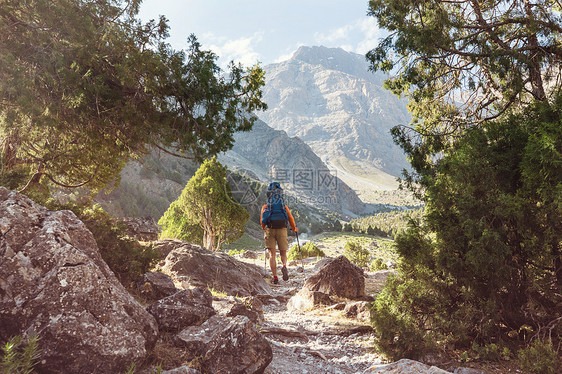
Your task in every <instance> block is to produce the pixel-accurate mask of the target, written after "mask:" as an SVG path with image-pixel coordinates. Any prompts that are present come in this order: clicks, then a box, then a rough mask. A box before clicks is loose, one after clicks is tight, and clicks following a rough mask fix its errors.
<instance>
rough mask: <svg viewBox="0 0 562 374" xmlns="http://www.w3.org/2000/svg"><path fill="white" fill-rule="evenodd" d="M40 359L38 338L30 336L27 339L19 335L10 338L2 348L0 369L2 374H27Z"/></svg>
mask: <svg viewBox="0 0 562 374" xmlns="http://www.w3.org/2000/svg"><path fill="white" fill-rule="evenodd" d="M40 357H41V350H40V349H39V337H37V335H31V336H29V337H28V338H27V339H24V338H22V337H21V336H20V335H18V336H14V337H13V338H11V339H10V340H9V341H8V342H7V343H6V344H5V345H4V346H3V347H2V362H1V364H0V365H1V366H0V367H1V368H2V372H3V373H10V374H29V373H32V372H33V367H34V366H35V365H36V364H37V362H38V361H39V358H40Z"/></svg>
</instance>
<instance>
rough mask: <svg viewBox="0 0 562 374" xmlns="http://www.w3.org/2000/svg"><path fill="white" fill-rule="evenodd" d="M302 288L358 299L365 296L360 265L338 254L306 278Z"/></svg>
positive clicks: (363, 277)
mask: <svg viewBox="0 0 562 374" xmlns="http://www.w3.org/2000/svg"><path fill="white" fill-rule="evenodd" d="M303 288H307V289H309V290H310V291H319V292H322V293H325V294H328V295H330V296H339V297H343V298H347V299H359V298H362V297H365V276H364V273H363V270H362V269H361V268H360V267H358V266H356V265H354V264H352V263H351V262H350V261H349V260H348V259H347V258H346V257H345V256H339V257H337V258H335V259H332V260H331V261H329V262H327V263H326V264H325V265H324V266H322V267H321V268H320V269H319V270H318V272H316V273H315V274H314V275H312V276H311V277H310V278H308V279H307V280H306V282H305V283H304V286H303Z"/></svg>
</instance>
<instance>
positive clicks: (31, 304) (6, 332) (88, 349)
mask: <svg viewBox="0 0 562 374" xmlns="http://www.w3.org/2000/svg"><path fill="white" fill-rule="evenodd" d="M32 332H35V333H37V335H38V336H39V337H40V340H39V344H40V348H41V359H40V360H39V364H38V367H37V368H38V371H40V372H46V373H118V372H123V371H125V370H126V368H127V367H128V366H129V365H130V364H131V363H133V362H142V361H143V360H144V359H145V358H146V357H147V355H148V352H149V351H150V350H151V349H152V347H153V346H154V344H155V343H156V340H157V337H158V327H157V324H156V321H155V319H154V317H152V316H151V315H150V314H149V313H148V312H147V311H146V310H145V309H144V308H143V307H142V306H141V305H140V304H139V303H137V302H136V301H135V300H134V299H133V298H132V297H131V295H129V293H128V292H127V291H126V290H125V289H124V288H123V286H122V285H121V284H120V283H119V281H118V280H117V278H116V277H115V275H114V274H113V273H112V272H111V270H110V269H109V267H108V266H107V264H106V263H105V262H104V261H103V260H102V258H101V256H100V253H99V250H98V247H97V245H96V241H95V240H94V237H93V235H92V234H91V232H90V231H88V230H87V228H86V226H85V225H84V224H83V223H82V222H81V221H80V220H79V219H78V218H77V217H76V216H75V215H74V213H72V212H70V211H49V210H47V209H45V208H44V207H42V206H40V205H38V204H36V203H34V202H32V201H31V200H29V199H28V198H27V197H25V196H23V195H21V194H19V193H16V192H11V191H8V190H6V189H5V188H1V187H0V341H1V342H4V341H6V340H8V339H9V338H10V337H12V336H14V335H24V336H25V335H27V334H30V333H32Z"/></svg>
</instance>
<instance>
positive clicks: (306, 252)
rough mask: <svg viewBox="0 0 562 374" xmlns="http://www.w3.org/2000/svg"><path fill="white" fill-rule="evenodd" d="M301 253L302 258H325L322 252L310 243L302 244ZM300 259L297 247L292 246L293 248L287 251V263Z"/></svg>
mask: <svg viewBox="0 0 562 374" xmlns="http://www.w3.org/2000/svg"><path fill="white" fill-rule="evenodd" d="M301 251H302V258H306V257H315V256H316V257H326V254H325V253H324V252H322V250H321V249H320V248H318V246H317V245H316V244H314V243H312V242H307V243H305V244H303V245H302V247H301ZM300 258H301V254H300V253H299V247H298V245H296V244H293V246H292V247H291V249H290V250H289V253H288V254H287V259H288V260H289V261H292V260H300Z"/></svg>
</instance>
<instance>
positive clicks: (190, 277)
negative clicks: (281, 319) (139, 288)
mask: <svg viewBox="0 0 562 374" xmlns="http://www.w3.org/2000/svg"><path fill="white" fill-rule="evenodd" d="M154 246H155V248H156V250H157V251H161V250H162V248H165V250H164V251H169V253H168V255H167V256H166V259H165V261H164V264H163V266H162V268H163V270H164V271H165V272H166V273H168V274H171V275H172V276H173V277H174V279H178V280H180V281H181V282H182V284H183V286H184V287H185V288H192V287H205V288H209V289H213V290H215V291H220V292H224V293H226V294H227V295H230V296H240V297H245V296H251V295H256V294H269V293H271V287H269V285H268V284H267V282H266V281H265V280H264V278H263V276H262V269H261V268H260V267H259V266H256V265H252V264H247V263H244V262H241V261H238V260H236V259H235V258H233V257H232V256H229V255H227V254H226V253H220V252H212V251H209V250H207V249H205V248H203V247H201V246H199V245H196V244H192V243H187V242H183V241H180V240H159V241H157V242H155V243H154Z"/></svg>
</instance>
